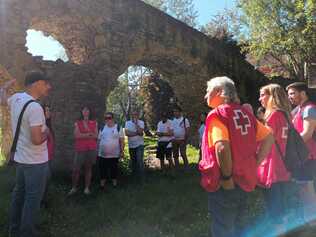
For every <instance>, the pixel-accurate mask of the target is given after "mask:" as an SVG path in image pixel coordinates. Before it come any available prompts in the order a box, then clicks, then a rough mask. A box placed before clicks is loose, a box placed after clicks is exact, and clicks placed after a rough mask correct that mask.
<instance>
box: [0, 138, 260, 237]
mask: <svg viewBox="0 0 316 237" xmlns="http://www.w3.org/2000/svg"><path fill="white" fill-rule="evenodd" d="M154 145H155V140H153V139H151V138H146V146H147V148H150V147H152V146H154ZM145 150H146V152H148V149H145ZM126 154H127V153H126ZM188 155H189V160H190V165H191V169H190V170H189V171H184V170H179V171H176V172H169V173H162V172H160V171H159V170H149V171H147V173H146V180H145V182H144V184H143V185H140V184H138V183H137V182H135V181H133V179H132V178H131V176H129V175H128V174H129V173H130V172H129V171H128V165H127V163H128V162H124V163H123V172H122V175H121V176H120V186H119V187H118V188H116V189H114V188H112V187H111V186H109V188H108V191H107V192H105V193H103V192H101V191H99V190H98V186H97V182H94V185H93V187H92V195H91V196H89V197H85V196H84V195H83V194H82V190H81V192H80V193H78V194H77V195H76V196H74V197H71V198H66V194H67V192H68V191H69V189H70V182H71V181H70V177H69V176H70V173H68V174H65V173H56V172H55V174H54V177H53V179H52V183H51V185H50V188H49V207H48V208H47V209H43V210H42V218H41V224H40V230H41V232H42V233H43V236H44V237H53V236H58V237H69V236H82V237H90V236H91V237H92V236H93V237H103V236H105V237H162V236H163V237H203V236H207V231H208V226H209V222H210V219H209V217H208V214H207V195H206V193H205V192H204V191H203V190H202V189H201V188H200V186H199V174H198V172H197V170H196V168H195V166H196V162H197V160H198V151H197V150H196V149H195V148H194V147H192V146H189V148H188ZM13 185H14V170H13V168H7V167H0V195H1V196H0V198H1V202H0V236H1V237H2V236H6V231H5V230H6V226H7V224H8V206H9V202H10V192H11V190H12V187H13ZM255 195H258V193H256V194H255ZM251 203H252V202H251ZM256 205H257V206H259V207H258V209H260V203H257V204H256ZM249 210H256V208H253V205H252V204H251V208H249ZM251 218H253V211H249V219H251Z"/></svg>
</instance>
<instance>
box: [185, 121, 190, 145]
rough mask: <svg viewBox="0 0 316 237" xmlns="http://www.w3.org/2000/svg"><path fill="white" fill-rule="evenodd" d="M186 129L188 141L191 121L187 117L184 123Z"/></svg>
mask: <svg viewBox="0 0 316 237" xmlns="http://www.w3.org/2000/svg"><path fill="white" fill-rule="evenodd" d="M184 129H185V138H184V140H185V141H187V140H188V138H189V135H190V122H189V120H188V119H185V123H184Z"/></svg>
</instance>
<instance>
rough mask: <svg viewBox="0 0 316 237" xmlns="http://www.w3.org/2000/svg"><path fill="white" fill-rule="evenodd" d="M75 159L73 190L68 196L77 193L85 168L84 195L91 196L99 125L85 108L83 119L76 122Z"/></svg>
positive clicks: (82, 111)
mask: <svg viewBox="0 0 316 237" xmlns="http://www.w3.org/2000/svg"><path fill="white" fill-rule="evenodd" d="M74 136H75V159H74V166H73V171H72V189H71V190H70V192H69V193H68V195H72V194H74V193H76V192H77V188H78V187H77V186H78V182H79V177H80V169H81V167H82V166H84V173H85V189H84V194H86V195H89V194H90V184H91V177H92V166H93V164H94V163H95V161H96V155H97V154H96V149H97V137H98V125H97V122H96V121H95V120H92V118H91V110H90V109H89V108H88V107H87V106H85V107H83V109H82V110H81V118H80V119H79V120H77V121H76V122H75V130H74Z"/></svg>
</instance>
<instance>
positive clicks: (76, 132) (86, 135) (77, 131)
mask: <svg viewBox="0 0 316 237" xmlns="http://www.w3.org/2000/svg"><path fill="white" fill-rule="evenodd" d="M74 136H75V139H85V138H91V137H94V133H81V132H80V129H79V127H78V124H77V123H75V130H74Z"/></svg>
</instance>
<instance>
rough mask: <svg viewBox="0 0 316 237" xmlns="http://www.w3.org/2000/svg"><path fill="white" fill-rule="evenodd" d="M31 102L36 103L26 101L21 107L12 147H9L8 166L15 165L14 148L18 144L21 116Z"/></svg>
mask: <svg viewBox="0 0 316 237" xmlns="http://www.w3.org/2000/svg"><path fill="white" fill-rule="evenodd" d="M32 102H36V101H35V100H29V101H27V102H26V103H25V105H24V106H23V108H22V110H21V113H20V115H19V119H18V123H17V125H16V130H15V134H14V138H13V142H12V146H11V149H10V153H9V161H8V165H13V164H14V163H15V161H14V154H15V152H16V146H17V143H18V138H19V133H20V128H21V123H22V118H23V114H24V111H25V110H26V107H27V106H28V105H29V104H30V103H32Z"/></svg>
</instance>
